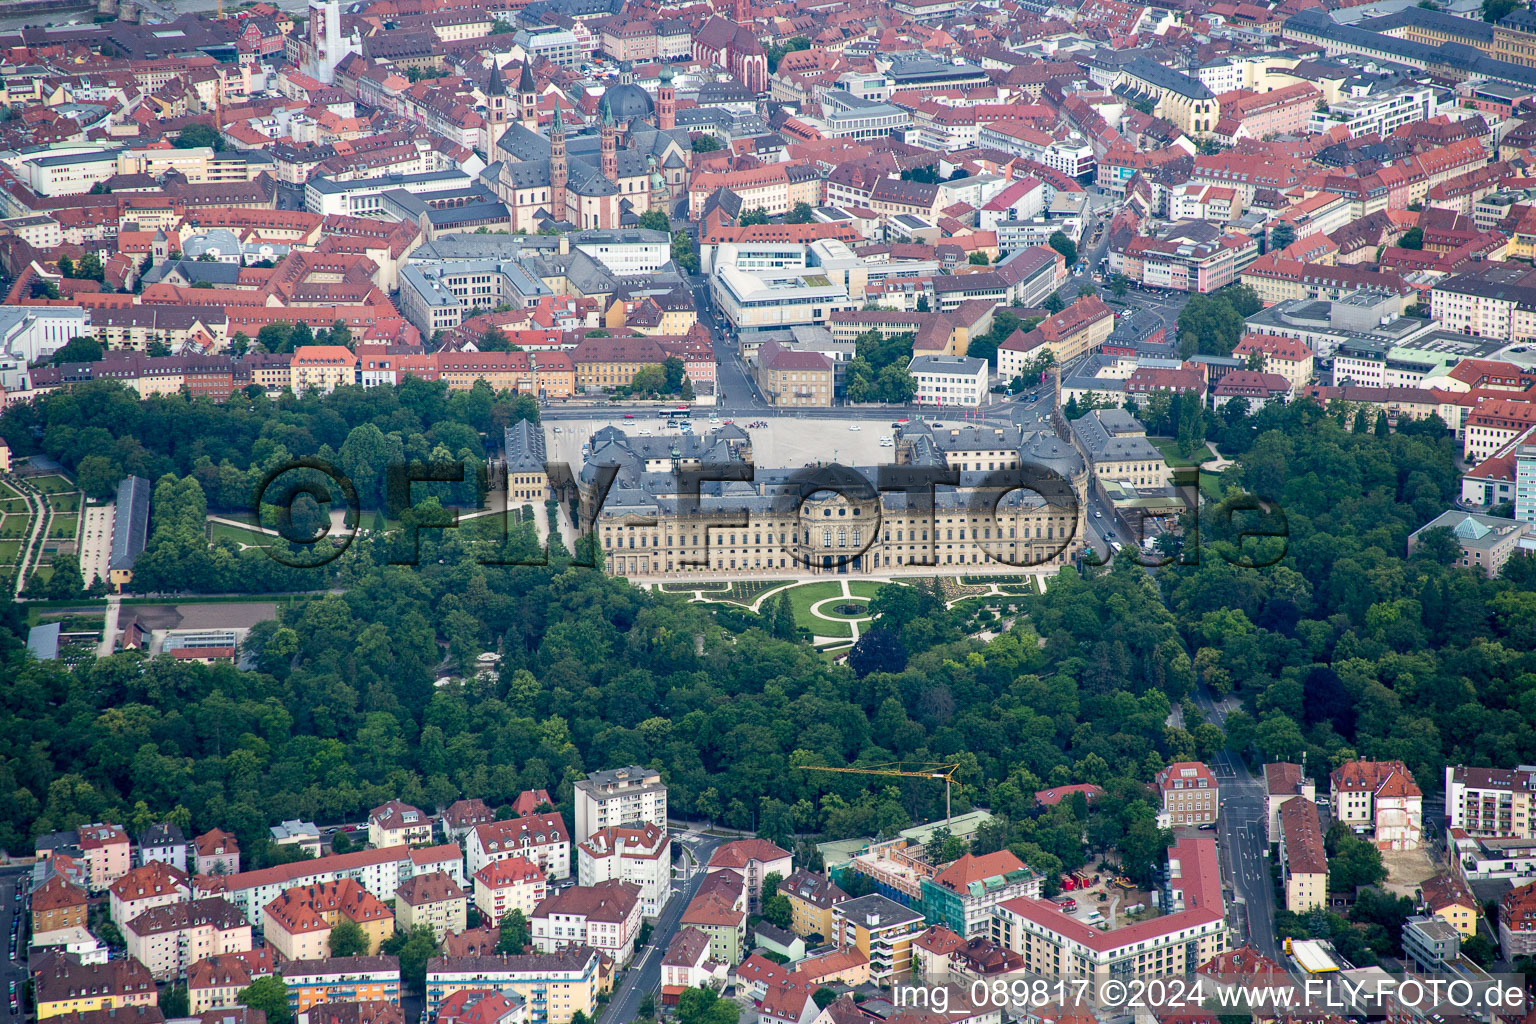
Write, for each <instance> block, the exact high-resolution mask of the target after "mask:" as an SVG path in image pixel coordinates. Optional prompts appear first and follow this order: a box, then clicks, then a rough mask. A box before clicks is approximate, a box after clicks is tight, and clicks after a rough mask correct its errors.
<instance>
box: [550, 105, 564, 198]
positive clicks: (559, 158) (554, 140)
mask: <svg viewBox="0 0 1536 1024" xmlns="http://www.w3.org/2000/svg"><path fill="white" fill-rule="evenodd" d="M568 170H569V168H568V166H567V164H566V162H565V122H564V121H562V120H560V105H559V104H558V103H557V104H555V120H554V123H552V124H551V125H550V126H549V215H550V216H551V217H553V218H554V219H555V220H557V221H564V220H565V179H566V175H567V172H568Z"/></svg>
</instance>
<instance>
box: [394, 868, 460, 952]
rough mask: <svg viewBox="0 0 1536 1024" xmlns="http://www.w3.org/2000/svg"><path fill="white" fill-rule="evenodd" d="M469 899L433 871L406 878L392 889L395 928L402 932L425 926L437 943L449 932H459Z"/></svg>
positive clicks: (450, 880) (455, 883)
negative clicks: (393, 894)
mask: <svg viewBox="0 0 1536 1024" xmlns="http://www.w3.org/2000/svg"><path fill="white" fill-rule="evenodd" d="M468 913H469V897H468V896H467V895H466V894H465V892H464V889H463V888H462V887H461V886H460V885H459V883H457V882H455V881H454V880H453V879H452V878H450V877H449V876H448V875H446V874H444V873H443V872H441V871H433V872H430V873H428V874H425V875H415V876H412V877H411V878H408V879H406V880H405V881H404V882H402V883H401V884H400V888H398V889H396V890H395V926H396V927H397V928H398V929H399V930H400V931H403V932H408V931H413V930H415V929H416V928H418V927H420V926H423V925H425V926H426V927H428V928H431V929H432V934H433V935H435V936H436V937H437V941H438V942H442V941H443V936H444V935H446V934H447V933H449V932H462V931H463V930H464V926H465V917H466V915H467V914H468Z"/></svg>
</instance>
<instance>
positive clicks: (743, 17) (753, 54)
mask: <svg viewBox="0 0 1536 1024" xmlns="http://www.w3.org/2000/svg"><path fill="white" fill-rule="evenodd" d="M732 14H733V15H734V18H735V20H731V19H728V18H722V17H720V16H719V15H718V14H717V15H714V16H713V17H711V18H710V19H709V20H708V21H706V22H705V23H704V27H703V28H701V29H699V34H698V35H696V36H694V38H693V59H694V60H696V61H698V62H699V63H700V64H703V65H705V66H706V67H707V66H709V65H711V64H714V65H718V66H720V67H722V68H725V69H726V70H727V71H729V72H730V73H731V74H732V75H734V76H735V77H736V80H737V81H739V82H741V84H742V85H744V86H746V87H747V88H748V89H751V90H752V91H753V92H756V93H764V92H767V91H768V54H767V53H765V52H764V50H763V44H762V42H761V41H759V40H758V38H757V33H755V32H754V31H752V25H751V11H750V8H749V6H748V3H747V0H735V6H734V9H733V11H732Z"/></svg>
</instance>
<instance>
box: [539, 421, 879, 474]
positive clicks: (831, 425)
mask: <svg viewBox="0 0 1536 1024" xmlns="http://www.w3.org/2000/svg"><path fill="white" fill-rule="evenodd" d="M726 418H727V417H722V418H721V419H719V420H718V421H715V422H711V421H710V419H709V413H708V412H707V411H705V410H697V411H696V415H695V417H694V419H693V421H692V422H693V431H694V433H696V434H706V433H708V432H709V431H711V430H713V429H715V428H717V427H720V426H723V425H724V423H725V419H726ZM752 422H762V423H766V424H767V426H762V427H751V426H749V425H748V424H750V423H752ZM891 422H892V421H891V420H869V419H814V420H807V419H798V418H795V417H793V416H762V417H759V418H757V419H755V420H754V419H753V418H752V417H743V418H739V419H736V420H735V424H736V426H738V427H740V428H741V429H743V430H745V431H746V432H747V434H748V435H749V436H750V437H751V438H752V461H753V462H754V463H755V464H757V465H759V466H765V467H785V466H790V467H799V466H806V465H813V464H815V463H816V462H840V463H842V464H843V465H845V466H875V465H883V464H885V463H890V462H894V461H895V455H896V448H895V445H894V443H893V444H892V445H890V446H888V447H883V446H882V445H881V443H880V442H881V438H883V437H889V436H892V435H894V434H895V433H896V431H895V430H894V429H892V427H891ZM609 426H611V427H617V428H618V429H619V430H622V431H624V432H625V433H626V434H629V435H630V436H631V437H636V436H651V437H680V436H682V432H681V431H680V430H679V429H677V428H676V427H671V426H669V425H668V424H666V423H665V422H663V421H662V420H661V419H660V418H659V417H658V416H656V415H654V414H646V413H636V414H635V418H634V419H632V420H627V419H625V418H624V417H623V416H622V415H619V416H609V417H603V418H601V419H590V420H561V421H560V422H558V423H546V424H545V426H544V441H545V447H546V450H547V452H548V456H549V460H550V461H551V462H566V463H569V464H570V465H571V466H572V468H573V469H574V468H575V467H576V466H579V465H580V464H581V462H582V457H581V447H582V445H583V444H585V443H586V442H587V441H588V440H590V439H591V437H592V435H593V433H595V432H596V431H598V430H600V429H602V428H603V427H609ZM855 427H856V428H857V429H852V428H855ZM556 431H559V432H558V433H556ZM646 432H649V434H647V433H646Z"/></svg>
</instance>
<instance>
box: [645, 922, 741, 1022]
mask: <svg viewBox="0 0 1536 1024" xmlns="http://www.w3.org/2000/svg"><path fill="white" fill-rule="evenodd" d="M725 978H726V965H725V964H723V963H721V962H719V961H717V960H711V959H710V958H709V936H708V935H705V934H704V933H703V932H701V931H699V930H698V929H697V928H681V929H679V930H678V932H677V934H675V935H673V936H672V941H671V942H670V943H668V944H667V952H666V954H665V955H664V956H663V957H662V958H661V1004H662V1005H663V1006H675V1005H677V997H678V996H679V995H681V994H682V992H683V990H684V989H688V988H703V987H704V986H706V985H710V986H713V987H714V988H715V989H716V990H717V991H718V990H720V989H723V988H724V987H725Z"/></svg>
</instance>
